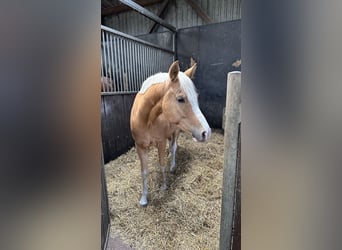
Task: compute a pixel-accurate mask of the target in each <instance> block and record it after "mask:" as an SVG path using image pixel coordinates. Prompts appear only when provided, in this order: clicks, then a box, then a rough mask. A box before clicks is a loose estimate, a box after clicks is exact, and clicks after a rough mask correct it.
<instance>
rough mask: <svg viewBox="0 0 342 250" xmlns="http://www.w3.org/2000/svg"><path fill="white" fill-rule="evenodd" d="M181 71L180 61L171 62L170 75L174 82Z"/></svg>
mask: <svg viewBox="0 0 342 250" xmlns="http://www.w3.org/2000/svg"><path fill="white" fill-rule="evenodd" d="M178 73H179V62H178V61H175V62H174V63H172V64H171V66H170V69H169V76H170V79H171V81H172V82H174V81H175V80H176V79H177V77H178Z"/></svg>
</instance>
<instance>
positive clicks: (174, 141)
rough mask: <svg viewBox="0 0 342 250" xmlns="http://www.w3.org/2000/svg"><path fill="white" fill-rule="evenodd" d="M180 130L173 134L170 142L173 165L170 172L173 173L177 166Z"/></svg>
mask: <svg viewBox="0 0 342 250" xmlns="http://www.w3.org/2000/svg"><path fill="white" fill-rule="evenodd" d="M179 133H180V131H176V132H174V133H173V135H172V136H171V140H170V142H169V150H170V153H171V166H170V172H171V173H172V174H174V173H175V168H176V150H177V139H178V136H179Z"/></svg>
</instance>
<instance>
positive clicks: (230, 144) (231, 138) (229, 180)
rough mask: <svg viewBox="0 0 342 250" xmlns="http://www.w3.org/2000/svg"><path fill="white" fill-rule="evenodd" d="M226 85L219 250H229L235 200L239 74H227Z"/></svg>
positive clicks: (235, 72)
mask: <svg viewBox="0 0 342 250" xmlns="http://www.w3.org/2000/svg"><path fill="white" fill-rule="evenodd" d="M227 84H228V86H227V97H226V123H225V130H224V163H223V164H224V165H223V184H222V206H221V228H220V248H219V249H220V250H227V249H231V239H232V228H233V213H234V200H235V199H234V190H235V177H236V163H237V142H238V125H239V124H238V122H239V116H240V109H239V105H240V102H241V95H240V90H241V72H240V71H234V72H229V73H228V82H227Z"/></svg>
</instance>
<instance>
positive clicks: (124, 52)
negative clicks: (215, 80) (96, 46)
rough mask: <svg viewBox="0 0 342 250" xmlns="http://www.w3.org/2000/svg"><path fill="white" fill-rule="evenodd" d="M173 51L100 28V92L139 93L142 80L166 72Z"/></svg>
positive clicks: (172, 58) (171, 59)
mask: <svg viewBox="0 0 342 250" xmlns="http://www.w3.org/2000/svg"><path fill="white" fill-rule="evenodd" d="M174 55H175V52H174V51H173V50H169V49H166V48H163V47H160V46H158V45H155V44H152V43H149V42H146V41H144V40H141V39H138V38H136V37H133V36H130V35H127V34H125V33H122V32H119V31H117V30H113V29H111V28H109V27H106V26H103V25H102V26H101V93H102V94H113V93H117V94H124V93H132V92H133V93H134V92H138V91H139V90H140V87H141V84H142V83H143V81H144V80H145V79H146V78H147V77H149V76H151V75H153V74H155V73H158V72H162V71H166V70H167V69H168V68H169V66H170V64H171V63H172V61H173V60H174Z"/></svg>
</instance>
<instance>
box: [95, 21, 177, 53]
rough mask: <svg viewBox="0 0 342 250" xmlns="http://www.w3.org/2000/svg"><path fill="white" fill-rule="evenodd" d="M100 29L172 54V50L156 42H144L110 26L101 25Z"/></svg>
mask: <svg viewBox="0 0 342 250" xmlns="http://www.w3.org/2000/svg"><path fill="white" fill-rule="evenodd" d="M101 29H102V30H105V31H108V32H110V33H113V34H116V35H118V36H120V37H124V38H127V39H130V40H132V41H135V42H138V43H141V44H144V45H147V46H150V47H154V48H157V49H160V50H163V51H165V52H168V53H171V54H174V51H172V50H169V49H165V48H163V47H161V46H158V45H156V44H153V43H149V42H146V41H144V40H141V39H139V38H136V37H134V36H130V35H127V34H125V33H122V32H120V31H117V30H114V29H111V28H109V27H107V26H104V25H101Z"/></svg>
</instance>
